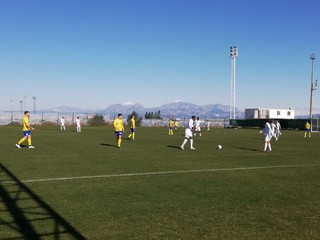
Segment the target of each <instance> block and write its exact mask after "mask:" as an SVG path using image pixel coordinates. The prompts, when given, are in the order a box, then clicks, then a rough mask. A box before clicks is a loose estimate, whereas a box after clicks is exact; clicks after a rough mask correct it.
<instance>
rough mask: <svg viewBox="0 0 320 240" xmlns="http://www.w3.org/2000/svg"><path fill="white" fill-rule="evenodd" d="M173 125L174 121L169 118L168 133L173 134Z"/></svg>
mask: <svg viewBox="0 0 320 240" xmlns="http://www.w3.org/2000/svg"><path fill="white" fill-rule="evenodd" d="M173 127H174V122H173V120H172V119H170V120H169V133H168V134H169V135H173Z"/></svg>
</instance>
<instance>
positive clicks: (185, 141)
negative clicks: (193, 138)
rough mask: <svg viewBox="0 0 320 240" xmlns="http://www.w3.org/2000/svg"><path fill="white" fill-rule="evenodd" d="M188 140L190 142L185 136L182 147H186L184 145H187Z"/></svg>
mask: <svg viewBox="0 0 320 240" xmlns="http://www.w3.org/2000/svg"><path fill="white" fill-rule="evenodd" d="M187 142H188V139H186V138H185V139H184V140H183V143H182V145H181V147H184V145H185V144H186V143H187Z"/></svg>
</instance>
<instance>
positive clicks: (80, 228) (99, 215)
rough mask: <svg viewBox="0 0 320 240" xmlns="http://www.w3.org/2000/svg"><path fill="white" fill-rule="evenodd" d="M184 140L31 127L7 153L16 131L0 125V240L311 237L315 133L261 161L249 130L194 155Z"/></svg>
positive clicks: (219, 136) (319, 215)
mask: <svg viewBox="0 0 320 240" xmlns="http://www.w3.org/2000/svg"><path fill="white" fill-rule="evenodd" d="M183 132H184V130H183V129H182V128H180V129H179V130H178V131H177V132H175V134H174V135H173V136H168V135H167V129H165V128H138V129H137V133H136V140H135V141H129V140H125V139H124V140H123V141H122V147H121V148H120V149H118V148H116V147H115V145H116V142H115V137H114V132H113V129H111V128H108V127H83V129H82V133H81V134H77V133H75V129H74V128H71V127H69V128H67V131H65V132H60V131H59V128H58V127H37V128H36V131H34V132H33V145H34V146H35V147H36V149H27V148H21V149H17V148H15V143H16V142H17V141H18V140H19V139H20V138H21V133H22V132H21V127H7V126H3V127H0V136H1V137H0V152H1V155H0V156H1V157H0V159H1V160H0V164H1V165H0V174H1V177H0V181H1V185H0V239H97V240H101V239H320V227H319V222H320V136H319V134H313V136H312V138H310V139H309V138H307V139H305V138H304V137H303V132H301V131H283V135H282V136H281V138H280V140H279V141H278V142H275V141H273V142H272V147H273V151H272V152H271V153H262V151H261V150H262V148H263V145H264V141H263V136H262V135H261V134H259V133H258V132H259V131H258V130H244V129H212V130H211V131H209V132H206V131H203V133H202V136H201V137H195V140H194V147H195V148H196V150H195V151H191V150H190V149H189V143H187V145H186V150H185V151H182V150H180V149H178V147H179V146H180V145H181V143H182V141H183ZM128 134H129V128H127V132H126V133H125V134H124V136H127V135H128ZM218 144H221V145H222V146H223V149H222V150H217V149H216V146H217V145H218ZM210 169H211V170H210ZM194 170H204V171H194ZM206 170H208V171H206ZM209 170H210V171H209ZM131 173H136V175H126V174H131ZM140 173H147V174H145V175H143V174H140ZM152 173H154V174H152ZM97 176H100V177H97ZM81 177H86V178H81ZM66 178H67V179H66ZM50 179H51V180H50ZM28 180H32V181H28ZM33 180H41V181H33Z"/></svg>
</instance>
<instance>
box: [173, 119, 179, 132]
mask: <svg viewBox="0 0 320 240" xmlns="http://www.w3.org/2000/svg"><path fill="white" fill-rule="evenodd" d="M178 127H179V121H178V120H177V119H175V120H174V130H175V131H177V130H178Z"/></svg>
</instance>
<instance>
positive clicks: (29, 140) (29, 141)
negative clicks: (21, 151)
mask: <svg viewBox="0 0 320 240" xmlns="http://www.w3.org/2000/svg"><path fill="white" fill-rule="evenodd" d="M28 145H29V146H31V138H30V137H29V138H28Z"/></svg>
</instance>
